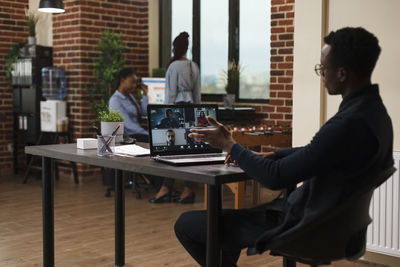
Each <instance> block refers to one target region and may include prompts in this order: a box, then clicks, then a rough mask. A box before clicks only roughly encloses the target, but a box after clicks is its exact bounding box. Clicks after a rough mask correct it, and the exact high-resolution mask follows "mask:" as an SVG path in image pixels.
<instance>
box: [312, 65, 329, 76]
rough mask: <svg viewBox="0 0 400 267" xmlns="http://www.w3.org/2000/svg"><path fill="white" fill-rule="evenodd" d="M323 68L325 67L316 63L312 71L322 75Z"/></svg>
mask: <svg viewBox="0 0 400 267" xmlns="http://www.w3.org/2000/svg"><path fill="white" fill-rule="evenodd" d="M325 70H326V67H325V66H324V65H322V64H316V65H315V67H314V71H315V73H316V74H317V75H318V76H324V71H325Z"/></svg>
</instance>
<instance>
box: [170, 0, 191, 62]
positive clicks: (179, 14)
mask: <svg viewBox="0 0 400 267" xmlns="http://www.w3.org/2000/svg"><path fill="white" fill-rule="evenodd" d="M171 10H172V16H171V41H172V42H173V41H174V39H175V37H176V36H178V35H179V34H180V33H181V32H187V33H189V48H188V52H187V58H189V59H192V44H193V34H192V29H193V23H192V22H193V19H192V15H193V2H192V1H188V0H172V9H171ZM171 57H172V50H171Z"/></svg>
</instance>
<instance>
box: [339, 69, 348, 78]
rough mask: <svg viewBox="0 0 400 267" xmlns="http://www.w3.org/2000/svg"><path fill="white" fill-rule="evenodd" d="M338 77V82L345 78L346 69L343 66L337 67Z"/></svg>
mask: <svg viewBox="0 0 400 267" xmlns="http://www.w3.org/2000/svg"><path fill="white" fill-rule="evenodd" d="M338 79H339V81H340V82H344V81H345V80H346V79H347V70H346V69H345V68H343V67H340V68H339V69H338Z"/></svg>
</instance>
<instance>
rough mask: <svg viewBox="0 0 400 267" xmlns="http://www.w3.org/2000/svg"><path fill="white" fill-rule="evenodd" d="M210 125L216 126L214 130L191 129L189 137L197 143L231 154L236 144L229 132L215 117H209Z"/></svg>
mask: <svg viewBox="0 0 400 267" xmlns="http://www.w3.org/2000/svg"><path fill="white" fill-rule="evenodd" d="M207 120H208V122H209V124H211V125H213V126H215V128H213V129H191V130H190V131H191V133H190V134H189V137H193V138H194V140H195V141H196V142H207V143H209V144H210V145H211V146H213V147H216V148H219V149H222V150H223V151H227V152H231V150H232V146H233V145H234V144H236V142H235V140H233V138H232V135H231V133H230V132H229V130H228V129H227V128H226V127H225V126H224V125H222V124H221V123H219V122H218V121H216V120H215V119H214V118H213V117H211V116H208V117H207Z"/></svg>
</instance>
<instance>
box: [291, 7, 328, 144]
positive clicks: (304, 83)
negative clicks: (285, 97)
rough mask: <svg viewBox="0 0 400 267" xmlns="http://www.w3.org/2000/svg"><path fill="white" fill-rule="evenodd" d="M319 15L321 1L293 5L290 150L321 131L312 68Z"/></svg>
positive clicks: (317, 44)
mask: <svg viewBox="0 0 400 267" xmlns="http://www.w3.org/2000/svg"><path fill="white" fill-rule="evenodd" d="M321 12H322V1H321V0H296V1H295V26H294V29H295V31H294V73H293V74H294V77H293V85H294V89H293V140H292V142H293V146H302V145H304V144H307V143H308V142H309V141H310V140H311V138H312V136H313V135H314V133H316V132H317V131H318V129H319V128H320V114H321V109H322V108H324V107H323V106H322V105H321V104H322V103H321V97H323V95H322V93H321V92H322V91H321V86H320V85H321V81H320V79H319V77H318V76H317V75H316V74H315V72H314V66H315V64H317V63H319V62H320V55H321V52H320V51H321V33H322V30H323V29H322V27H323V26H322V25H323V22H322V16H321Z"/></svg>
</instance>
